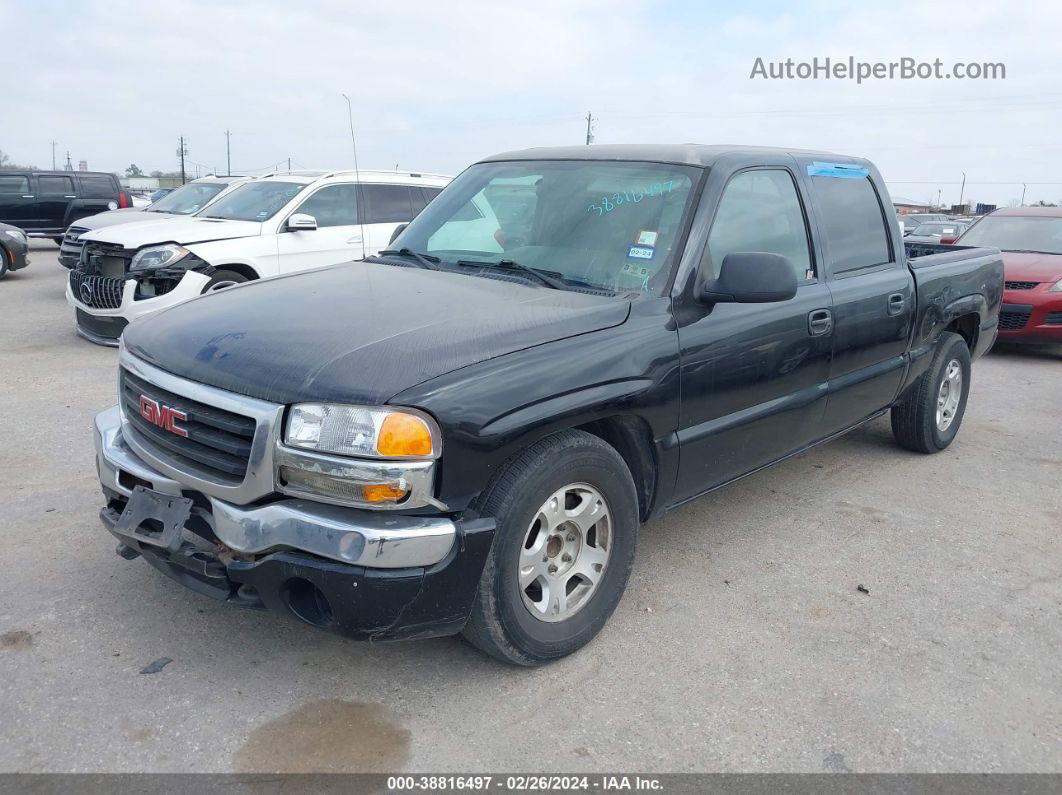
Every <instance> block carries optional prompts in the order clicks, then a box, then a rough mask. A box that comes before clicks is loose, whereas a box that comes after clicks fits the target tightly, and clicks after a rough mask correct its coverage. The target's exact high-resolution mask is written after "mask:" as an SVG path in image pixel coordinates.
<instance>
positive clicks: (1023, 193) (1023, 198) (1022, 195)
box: [1021, 182, 1025, 207]
mask: <svg viewBox="0 0 1062 795" xmlns="http://www.w3.org/2000/svg"><path fill="white" fill-rule="evenodd" d="M1021 206H1022V207H1024V206H1025V183H1024V182H1023V183H1021Z"/></svg>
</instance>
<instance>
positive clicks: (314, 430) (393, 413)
mask: <svg viewBox="0 0 1062 795" xmlns="http://www.w3.org/2000/svg"><path fill="white" fill-rule="evenodd" d="M284 443H285V444H287V445H288V446H289V447H297V448H299V449H302V450H315V451H317V452H319V453H334V454H336V455H346V456H361V457H366V458H438V457H439V453H440V452H441V449H440V448H441V439H440V434H439V429H438V426H437V425H436V424H435V422H434V420H432V419H431V418H430V417H428V416H427V415H425V414H422V413H420V412H415V411H412V410H409V409H390V408H369V407H365V406H344V405H336V404H328V403H298V404H296V405H294V406H292V407H291V410H290V412H289V414H288V424H287V427H286V429H285V431H284Z"/></svg>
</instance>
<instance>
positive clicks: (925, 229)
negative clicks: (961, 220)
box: [911, 224, 962, 237]
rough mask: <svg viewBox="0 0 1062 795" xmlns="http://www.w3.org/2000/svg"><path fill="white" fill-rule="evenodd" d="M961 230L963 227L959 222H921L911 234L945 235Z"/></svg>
mask: <svg viewBox="0 0 1062 795" xmlns="http://www.w3.org/2000/svg"><path fill="white" fill-rule="evenodd" d="M961 232H962V227H960V226H959V225H958V224H919V225H918V226H916V227H915V229H914V231H913V232H912V233H911V234H912V235H933V236H934V237H943V236H944V235H957V234H960V233H961Z"/></svg>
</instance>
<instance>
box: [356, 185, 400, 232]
mask: <svg viewBox="0 0 1062 795" xmlns="http://www.w3.org/2000/svg"><path fill="white" fill-rule="evenodd" d="M361 190H362V195H363V196H364V197H365V223H367V224H391V223H403V222H405V221H409V220H411V219H412V218H413V205H412V204H411V202H410V198H409V188H408V187H406V186H405V185H362V186H361Z"/></svg>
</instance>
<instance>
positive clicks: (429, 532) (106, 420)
mask: <svg viewBox="0 0 1062 795" xmlns="http://www.w3.org/2000/svg"><path fill="white" fill-rule="evenodd" d="M96 462H97V469H98V472H99V477H100V483H101V485H102V487H103V491H104V495H105V496H106V498H107V505H106V507H104V508H103V509H102V510H101V511H100V518H101V520H102V521H103V524H104V526H105V527H106V528H107V529H108V530H109V531H110V532H111V533H112V534H113V535H114V536H115V537H116V538H117V539H118V541H119V545H118V553H119V554H120V555H121V556H122V557H124V558H127V559H133V558H136V557H139V556H143V557H144V559H145V560H146V561H147V562H148V563H150V564H151V565H152V566H154V567H155V568H157V569H159V570H160V571H162V572H163V573H164V574H166V575H167V576H169V577H171V578H173V579H174V580H176V581H177V582H180V583H181V584H183V585H185V586H187V587H188V588H190V589H192V590H194V591H197V592H199V593H202V594H205V595H207V596H211V597H214V598H216V599H220V600H223V601H226V602H228V603H230V604H233V605H236V606H240V607H250V608H259V609H270V610H275V611H277V612H281V613H285V614H287V615H292V616H294V617H296V618H299V619H300V620H302V621H304V622H306V623H309V624H311V625H313V626H315V627H318V628H320V629H324V630H328V631H331V632H336V633H338V634H341V635H345V636H347V637H351V638H355V639H359V640H393V639H399V638H413V637H431V636H435V635H448V634H454V633H456V632H459V631H460V630H461V628H462V627H463V626H464V624H465V622H466V621H467V619H468V615H469V612H470V611H471V608H472V601H473V599H474V598H475V594H476V589H477V587H478V584H479V578H480V574H481V573H482V570H483V565H484V562H485V560H486V556H487V553H488V552H489V551H490V545H491V542H492V540H493V536H494V521H493V520H492V519H471V520H469V519H451V518H449V517H445V516H407V515H401V514H395V513H390V512H388V513H379V512H374V511H365V510H357V509H353V508H340V507H336V506H330V505H324V504H321V503H315V502H312V501H309V500H299V499H267V500H260V501H258V502H256V503H253V504H250V505H235V504H233V503H229V502H226V501H224V500H219V499H217V498H215V497H211V496H208V495H205V494H202V493H199V492H196V491H193V490H190V489H187V488H184V487H182V485H181V484H180V483H179V482H178V481H176V480H174V479H172V478H170V477H168V476H166V475H164V474H162V473H160V472H158V471H156V470H155V469H154V468H152V467H150V466H149V465H148V464H147V463H145V462H144V461H143V460H142V459H140V458H139V457H138V456H137V455H136V453H134V452H133V450H132V449H131V448H130V447H129V446H128V445H127V444H126V443H125V441H124V440H123V438H122V427H121V415H120V412H119V411H118V409H117V407H115V408H113V409H108V410H107V411H104V412H103V413H101V414H100V415H98V416H97V417H96Z"/></svg>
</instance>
